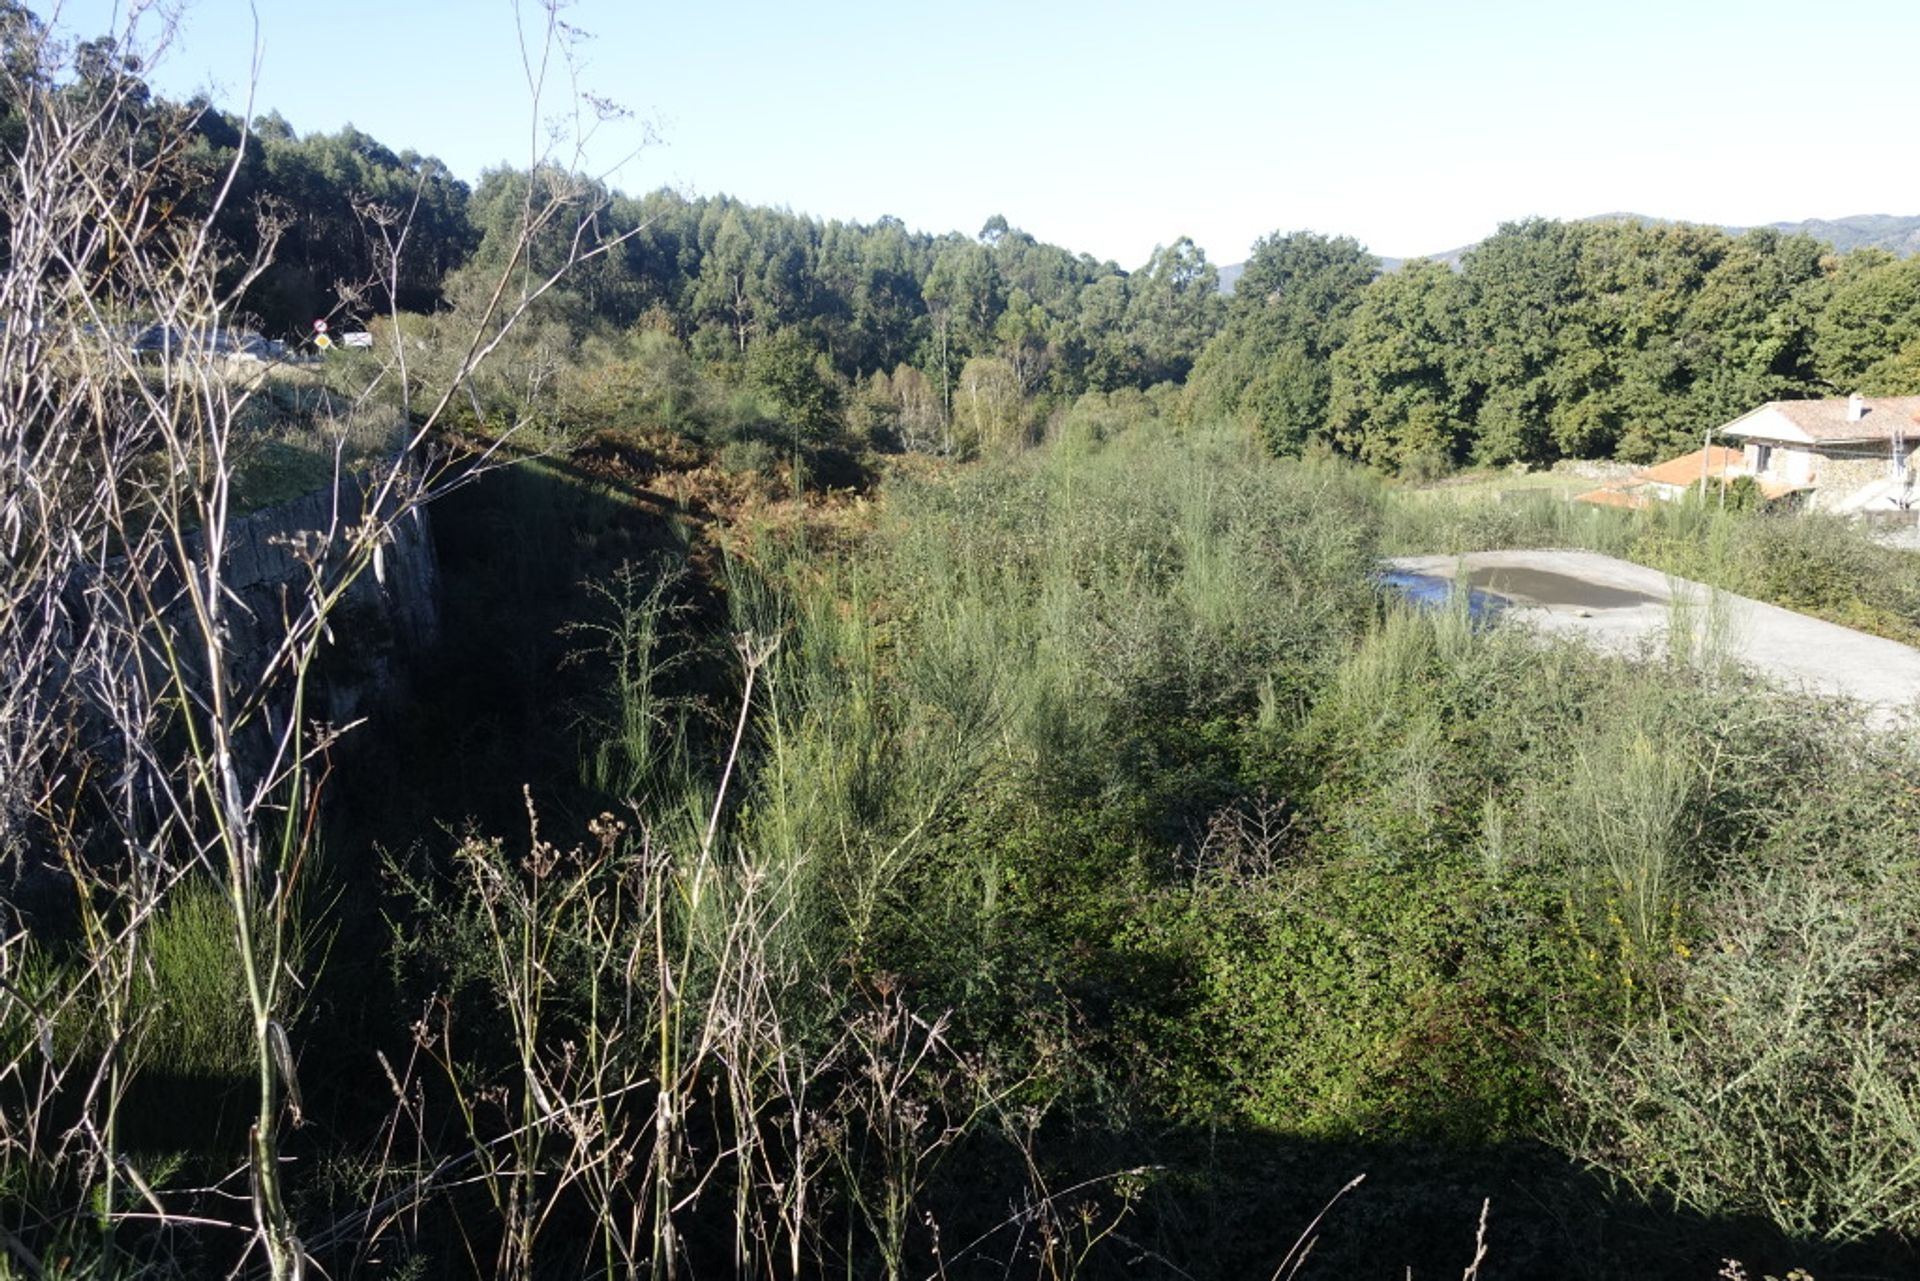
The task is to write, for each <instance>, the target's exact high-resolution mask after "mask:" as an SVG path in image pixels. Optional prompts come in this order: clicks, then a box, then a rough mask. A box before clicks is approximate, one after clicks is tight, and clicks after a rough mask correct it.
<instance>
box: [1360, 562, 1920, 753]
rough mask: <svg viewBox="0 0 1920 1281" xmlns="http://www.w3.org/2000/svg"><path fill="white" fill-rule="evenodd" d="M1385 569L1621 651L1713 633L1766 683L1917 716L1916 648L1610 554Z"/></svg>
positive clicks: (1888, 719)
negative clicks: (1462, 591) (1482, 595)
mask: <svg viewBox="0 0 1920 1281" xmlns="http://www.w3.org/2000/svg"><path fill="white" fill-rule="evenodd" d="M1388 564H1389V566H1390V567H1391V568H1392V569H1393V570H1394V571H1396V572H1397V573H1401V574H1410V575H1416V576H1419V577H1421V578H1424V579H1430V580H1437V581H1439V582H1446V583H1460V582H1465V583H1467V584H1468V585H1469V586H1471V587H1472V588H1474V589H1475V590H1477V591H1481V592H1488V593H1491V594H1493V595H1495V596H1498V597H1501V598H1502V599H1504V600H1506V601H1507V602H1508V608H1507V609H1506V610H1505V611H1503V617H1505V618H1507V619H1510V620H1513V621H1518V622H1524V623H1526V624H1528V625H1529V626H1532V627H1536V628H1539V629H1540V630H1541V631H1544V632H1553V633H1559V634H1563V635H1569V636H1578V637H1581V638H1583V639H1585V640H1587V641H1589V642H1591V643H1593V644H1595V645H1597V646H1600V647H1601V648H1604V649H1610V650H1614V651H1618V652H1622V653H1629V654H1632V653H1638V652H1640V651H1641V650H1642V649H1644V648H1645V647H1646V646H1648V645H1650V644H1661V643H1664V641H1665V639H1666V635H1667V631H1668V629H1669V627H1671V626H1672V625H1673V623H1674V621H1675V620H1676V619H1677V620H1680V621H1682V622H1684V623H1685V624H1686V625H1688V626H1690V627H1692V628H1694V629H1695V631H1696V633H1699V632H1701V631H1704V630H1706V629H1708V628H1712V629H1713V630H1715V631H1717V632H1718V634H1719V635H1720V637H1721V638H1722V639H1723V641H1724V643H1725V644H1726V646H1727V648H1728V649H1729V651H1730V652H1731V654H1732V656H1733V657H1734V658H1735V659H1737V660H1738V661H1739V662H1741V663H1743V664H1745V665H1746V666H1748V667H1750V668H1753V669H1754V670H1755V671H1757V672H1759V673H1760V674H1762V675H1764V676H1766V677H1767V678H1768V679H1769V680H1771V681H1772V682H1773V683H1775V684H1778V685H1782V686H1785V687H1786V688H1788V689H1796V690H1802V691H1805V692H1808V693H1812V694H1816V695H1823V696H1827V697H1833V696H1839V697H1843V698H1849V699H1854V700H1856V701H1857V702H1859V703H1861V704H1863V705H1864V707H1865V710H1866V712H1867V715H1868V716H1869V718H1870V719H1871V720H1872V722H1873V723H1875V724H1876V725H1881V726H1892V725H1893V724H1895V723H1896V722H1897V721H1898V720H1899V719H1900V717H1901V714H1902V713H1903V712H1906V711H1909V710H1915V709H1920V650H1915V649H1912V648H1910V647H1909V646H1906V645H1901V644H1898V643H1896V642H1894V641H1890V640H1884V639H1882V638H1881V637H1878V636H1869V635H1867V634H1866V633H1865V632H1860V631H1855V630H1854V629H1852V628H1850V627H1841V626H1839V625H1838V624H1836V623H1828V622H1824V621H1822V620H1820V619H1817V618H1809V617H1807V616H1806V615H1805V614H1796V613H1794V612H1793V611H1792V610H1786V609H1781V608H1779V607H1778V606H1775V605H1768V604H1765V603H1763V602H1761V601H1757V600H1754V599H1752V598H1750V597H1747V596H1736V595H1734V594H1733V593H1732V592H1721V591H1716V590H1715V589H1713V588H1710V587H1707V586H1705V585H1703V584H1701V583H1695V582H1691V581H1689V580H1687V579H1684V578H1672V577H1669V576H1668V575H1666V574H1663V573H1661V572H1660V571H1659V570H1655V569H1648V568H1647V567H1646V566H1644V565H1635V564H1633V563H1632V562H1630V561H1624V560H1617V559H1615V558H1614V557H1612V556H1602V555H1600V554H1599V553H1597V552H1576V551H1504V552H1473V553H1469V554H1467V555H1465V556H1402V557H1399V558H1397V559H1395V560H1392V561H1389V562H1388Z"/></svg>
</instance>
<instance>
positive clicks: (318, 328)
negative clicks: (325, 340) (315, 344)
mask: <svg viewBox="0 0 1920 1281" xmlns="http://www.w3.org/2000/svg"><path fill="white" fill-rule="evenodd" d="M313 332H314V333H316V334H324V333H326V332H327V322H326V321H324V320H316V321H314V322H313Z"/></svg>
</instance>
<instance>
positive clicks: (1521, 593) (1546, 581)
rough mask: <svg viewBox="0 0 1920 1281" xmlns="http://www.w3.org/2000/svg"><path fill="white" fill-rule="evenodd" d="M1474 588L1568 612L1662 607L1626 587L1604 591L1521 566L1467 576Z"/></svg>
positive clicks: (1488, 569) (1595, 585)
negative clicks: (1643, 606)
mask: <svg viewBox="0 0 1920 1281" xmlns="http://www.w3.org/2000/svg"><path fill="white" fill-rule="evenodd" d="M1467 581H1468V582H1469V583H1471V584H1472V585H1473V586H1474V587H1476V588H1480V589H1483V590H1485V591H1488V592H1492V593H1494V594H1496V595H1499V596H1504V597H1507V598H1508V599H1510V600H1517V601H1524V602H1526V603H1527V604H1530V605H1547V606H1554V605H1561V606H1566V607H1567V608H1570V609H1632V608H1633V607H1634V606H1636V605H1662V604H1665V602H1664V601H1662V600H1661V599H1660V598H1659V597H1658V596H1649V595H1648V594H1647V593H1646V592H1637V591H1633V590H1632V589H1630V588H1626V587H1606V586H1602V585H1601V584H1599V583H1590V582H1588V581H1587V580H1586V579H1584V578H1575V577H1573V576H1572V575H1571V574H1556V573H1554V572H1553V571H1552V570H1549V569H1528V568H1526V567H1525V566H1520V565H1496V566H1489V567H1486V568H1483V569H1476V570H1474V571H1473V572H1472V573H1470V574H1468V575H1467Z"/></svg>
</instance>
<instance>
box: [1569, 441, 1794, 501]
mask: <svg viewBox="0 0 1920 1281" xmlns="http://www.w3.org/2000/svg"><path fill="white" fill-rule="evenodd" d="M1752 475H1753V471H1752V469H1751V468H1750V467H1748V465H1747V457H1746V454H1745V453H1744V452H1743V451H1742V450H1739V449H1734V448H1732V447H1730V446H1726V445H1714V446H1712V447H1710V448H1708V449H1696V450H1694V451H1693V452H1692V453H1691V454H1682V455H1680V457H1678V458H1669V459H1667V461H1665V462H1663V463H1656V464H1655V465H1654V466H1652V467H1643V468H1641V469H1640V470H1639V471H1636V472H1634V473H1633V474H1632V475H1630V476H1628V477H1626V478H1624V479H1622V480H1617V481H1614V482H1612V483H1611V484H1606V485H1602V486H1601V487H1600V488H1598V489H1595V490H1590V491H1588V492H1587V493H1584V494H1579V495H1576V496H1575V501H1576V502H1582V503H1592V504H1594V505H1595V506H1598V507H1627V508H1632V509H1635V510H1638V509H1640V508H1644V507H1650V506H1652V505H1653V504H1654V503H1667V502H1673V501H1674V500H1675V499H1678V498H1681V497H1683V496H1684V495H1685V494H1686V493H1687V492H1688V491H1689V490H1700V491H1702V492H1705V491H1706V489H1707V487H1708V486H1709V485H1724V484H1726V483H1727V482H1728V481H1730V480H1733V479H1735V478H1736V477H1740V476H1752ZM1755 480H1756V482H1757V483H1758V484H1759V485H1760V492H1761V493H1762V494H1763V495H1765V496H1766V497H1767V498H1769V499H1773V498H1779V497H1782V496H1783V495H1785V494H1787V493H1789V492H1791V488H1792V487H1791V486H1787V485H1784V484H1781V483H1778V482H1776V481H1770V480H1762V479H1760V478H1759V477H1755Z"/></svg>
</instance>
